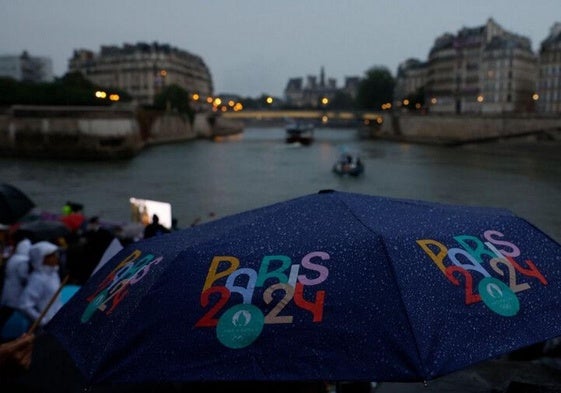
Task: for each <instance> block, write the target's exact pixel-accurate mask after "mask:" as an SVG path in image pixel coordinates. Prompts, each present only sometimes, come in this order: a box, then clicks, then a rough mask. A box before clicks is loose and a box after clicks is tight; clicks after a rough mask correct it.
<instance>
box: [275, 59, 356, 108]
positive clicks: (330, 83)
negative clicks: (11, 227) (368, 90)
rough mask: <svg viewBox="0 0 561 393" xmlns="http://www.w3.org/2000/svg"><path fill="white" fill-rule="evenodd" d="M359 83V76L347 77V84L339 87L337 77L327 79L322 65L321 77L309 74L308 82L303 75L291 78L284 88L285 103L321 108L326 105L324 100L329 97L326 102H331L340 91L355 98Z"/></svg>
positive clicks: (300, 106) (295, 106) (301, 106)
mask: <svg viewBox="0 0 561 393" xmlns="http://www.w3.org/2000/svg"><path fill="white" fill-rule="evenodd" d="M359 83H360V78H359V77H346V78H345V85H344V86H343V87H342V88H338V87H337V80H336V79H335V78H327V79H326V77H325V71H324V68H323V67H322V68H321V71H320V75H319V78H318V77H317V76H315V75H308V76H307V78H306V83H304V78H301V77H299V78H291V79H289V80H288V83H287V85H286V88H285V89H284V100H285V104H286V105H287V106H290V107H293V108H319V107H322V105H325V104H324V103H323V101H322V100H324V99H327V101H326V102H331V101H333V99H334V98H335V96H336V95H337V94H338V93H345V94H348V95H349V96H350V97H352V98H355V97H356V94H357V91H358V85H359Z"/></svg>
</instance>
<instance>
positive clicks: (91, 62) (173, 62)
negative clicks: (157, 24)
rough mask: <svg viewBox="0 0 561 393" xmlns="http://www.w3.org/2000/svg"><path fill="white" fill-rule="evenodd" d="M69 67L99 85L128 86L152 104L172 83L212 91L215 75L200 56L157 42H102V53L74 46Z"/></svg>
mask: <svg viewBox="0 0 561 393" xmlns="http://www.w3.org/2000/svg"><path fill="white" fill-rule="evenodd" d="M68 68H69V71H70V72H80V73H82V74H83V75H84V77H86V78H87V79H88V80H90V81H92V82H93V83H95V84H97V85H100V86H104V87H115V88H119V89H122V90H125V91H126V92H127V93H129V94H130V95H131V96H132V97H133V98H134V99H135V100H136V102H137V103H138V104H142V105H151V104H152V103H153V102H154V97H155V96H156V95H157V94H158V93H160V92H161V91H162V90H163V89H164V88H165V87H166V86H169V85H172V84H175V85H178V86H180V87H181V88H183V89H185V90H187V91H188V92H189V93H191V94H195V93H196V94H198V95H199V96H200V97H207V96H212V94H213V83H212V76H211V74H210V71H209V69H208V67H207V65H206V64H205V62H204V61H203V59H202V58H201V57H199V56H197V55H194V54H191V53H189V52H187V51H185V50H180V49H177V48H174V47H172V46H170V45H167V44H158V43H156V42H155V43H152V44H146V43H137V44H134V45H131V44H125V45H123V46H122V47H117V46H102V47H101V50H100V52H99V53H94V52H92V51H90V50H86V49H79V50H75V51H74V54H73V56H72V58H71V59H70V61H69V66H68Z"/></svg>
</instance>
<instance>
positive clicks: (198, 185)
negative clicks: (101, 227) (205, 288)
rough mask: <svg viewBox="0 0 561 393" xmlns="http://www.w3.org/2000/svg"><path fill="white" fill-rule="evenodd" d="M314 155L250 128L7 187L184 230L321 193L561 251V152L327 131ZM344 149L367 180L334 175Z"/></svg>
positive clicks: (24, 173)
mask: <svg viewBox="0 0 561 393" xmlns="http://www.w3.org/2000/svg"><path fill="white" fill-rule="evenodd" d="M315 136H316V140H315V142H314V143H313V144H312V145H311V146H293V145H288V144H286V143H284V130H283V129H282V128H247V129H246V130H245V131H244V133H243V134H241V135H238V136H236V137H232V138H230V139H226V140H224V141H222V142H213V141H208V140H194V141H188V142H183V143H177V144H169V145H159V146H153V147H150V148H148V149H146V150H145V151H143V152H142V153H141V154H140V155H139V156H137V157H135V158H133V159H130V160H126V161H104V162H80V161H48V160H29V159H25V160H24V159H17V158H0V182H5V183H11V184H14V185H15V186H17V187H19V188H20V189H22V190H23V191H24V192H26V193H27V194H28V195H29V196H30V197H31V198H32V199H33V200H34V201H35V203H36V204H37V205H38V206H39V207H40V208H42V209H44V210H47V211H51V212H59V211H60V210H61V207H62V206H63V204H64V203H65V202H66V201H67V200H70V201H74V202H79V203H82V204H83V205H84V207H85V209H84V212H85V213H86V215H88V216H89V215H99V216H100V217H101V219H102V220H107V221H113V222H127V221H129V220H130V219H131V217H130V214H131V213H130V208H129V198H130V197H136V198H142V199H152V200H157V201H165V202H169V203H171V205H172V213H173V216H174V217H176V218H177V219H178V224H179V227H186V226H189V225H191V224H192V223H193V222H195V221H199V222H206V221H209V220H213V219H215V218H219V217H223V216H226V215H229V214H233V213H238V212H241V211H244V210H247V209H252V208H257V207H260V206H264V205H268V204H272V203H275V202H280V201H283V200H286V199H289V198H294V197H298V196H303V195H307V194H311V193H315V192H317V191H319V190H321V189H335V190H340V191H349V192H358V193H365V194H374V195H383V196H390V197H400V198H414V199H423V200H429V201H437V202H444V203H454V204H468V205H484V206H495V207H502V208H507V209H510V210H512V211H513V212H515V213H517V214H519V215H521V216H522V217H524V218H526V219H527V220H529V221H530V222H531V223H533V224H535V225H536V226H538V227H540V228H541V229H542V230H544V231H545V232H546V233H548V234H549V235H551V236H552V237H553V238H555V239H556V240H558V241H561V205H560V203H561V154H559V152H561V145H559V142H557V144H553V142H549V143H545V142H544V143H538V142H532V143H530V142H527V143H526V142H525V143H505V142H503V143H493V144H484V145H472V146H461V147H443V146H431V145H415V144H406V143H396V142H389V141H381V140H363V139H359V138H357V134H356V132H355V130H352V129H329V128H325V129H318V130H316V133H315ZM342 149H346V150H351V151H352V150H354V151H357V152H359V153H360V155H361V158H362V160H363V162H364V163H365V167H366V170H365V172H364V174H363V175H362V176H361V177H358V178H348V177H339V176H337V175H336V174H334V173H332V171H331V167H332V165H333V163H334V162H335V160H336V159H337V157H338V155H339V152H340V151H341V150H342Z"/></svg>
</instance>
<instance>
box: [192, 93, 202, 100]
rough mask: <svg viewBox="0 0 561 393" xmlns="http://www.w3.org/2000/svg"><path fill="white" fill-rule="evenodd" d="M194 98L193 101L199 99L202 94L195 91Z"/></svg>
mask: <svg viewBox="0 0 561 393" xmlns="http://www.w3.org/2000/svg"><path fill="white" fill-rule="evenodd" d="M192 98H193V101H199V98H201V96H200V95H198V94H197V93H193V96H192Z"/></svg>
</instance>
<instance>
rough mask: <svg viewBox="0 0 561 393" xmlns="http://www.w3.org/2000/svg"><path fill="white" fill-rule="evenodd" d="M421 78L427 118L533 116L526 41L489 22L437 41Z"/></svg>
mask: <svg viewBox="0 0 561 393" xmlns="http://www.w3.org/2000/svg"><path fill="white" fill-rule="evenodd" d="M426 72H427V80H426V87H425V91H426V95H427V96H426V102H427V105H428V106H429V108H430V110H431V111H432V112H442V113H500V112H514V111H517V112H518V111H531V110H533V106H532V105H533V104H532V97H533V95H534V93H535V86H536V79H537V57H536V55H535V54H534V53H533V52H532V48H531V44H530V40H529V39H528V38H526V37H522V36H519V35H517V34H514V33H511V32H508V31H506V30H505V29H503V28H502V27H501V26H500V25H499V24H497V23H496V22H495V21H494V20H493V19H489V20H488V21H487V23H486V24H485V25H483V26H479V27H475V28H463V29H461V30H460V31H458V33H457V34H455V35H454V34H450V33H446V34H443V35H442V36H440V37H438V38H437V39H436V40H435V43H434V45H433V47H432V48H431V50H430V52H429V56H428V61H427V71H426Z"/></svg>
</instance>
